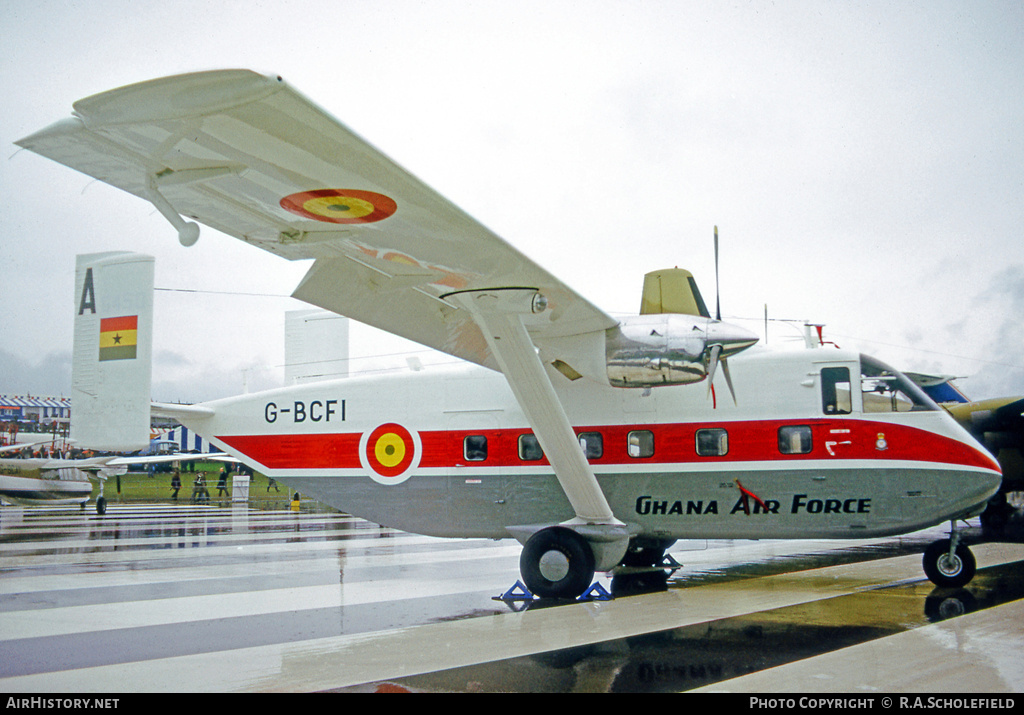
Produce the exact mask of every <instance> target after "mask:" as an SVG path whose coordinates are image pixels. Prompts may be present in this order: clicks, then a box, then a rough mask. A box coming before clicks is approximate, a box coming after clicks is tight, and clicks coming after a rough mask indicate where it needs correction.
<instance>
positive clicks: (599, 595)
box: [577, 581, 614, 601]
mask: <svg viewBox="0 0 1024 715" xmlns="http://www.w3.org/2000/svg"><path fill="white" fill-rule="evenodd" d="M613 598H614V596H612V595H611V594H610V593H608V591H607V590H606V589H605V587H604V586H602V585H601V582H600V581H594V583H592V584H591V585H590V588H588V589H587V590H586V591H584V592H583V595H582V596H580V597H579V598H578V599H577V600H579V601H611V600H612V599H613Z"/></svg>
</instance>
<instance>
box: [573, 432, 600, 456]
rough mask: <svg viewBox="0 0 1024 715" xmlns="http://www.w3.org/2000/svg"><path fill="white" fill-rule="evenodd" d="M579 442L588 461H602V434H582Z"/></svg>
mask: <svg viewBox="0 0 1024 715" xmlns="http://www.w3.org/2000/svg"><path fill="white" fill-rule="evenodd" d="M579 440H580V447H583V454H585V455H586V457H587V459H600V458H601V456H602V455H603V454H604V439H603V438H602V437H601V433H600V432H580V434H579Z"/></svg>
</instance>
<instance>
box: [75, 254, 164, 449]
mask: <svg viewBox="0 0 1024 715" xmlns="http://www.w3.org/2000/svg"><path fill="white" fill-rule="evenodd" d="M152 351H153V257H152V256H144V255H141V254H138V253H127V252H115V253H92V254H86V255H79V256H78V257H77V260H76V264H75V344H74V351H73V354H72V363H71V439H73V440H74V441H75V444H76V446H78V447H82V448H85V449H96V450H109V451H116V452H129V451H134V450H137V449H142V448H143V447H147V446H148V445H149V437H150V435H149V402H150V379H151V378H150V375H151V372H152Z"/></svg>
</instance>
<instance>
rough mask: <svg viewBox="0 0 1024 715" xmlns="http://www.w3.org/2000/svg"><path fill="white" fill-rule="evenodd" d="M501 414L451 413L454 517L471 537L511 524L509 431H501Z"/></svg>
mask: <svg viewBox="0 0 1024 715" xmlns="http://www.w3.org/2000/svg"><path fill="white" fill-rule="evenodd" d="M500 413H501V411H500V410H497V411H489V410H468V411H464V412H449V413H448V417H447V430H446V441H447V445H446V451H447V453H448V454H449V455H450V457H451V461H450V465H451V466H449V468H448V494H449V499H450V506H451V514H452V515H453V517H454V518H456V519H458V521H459V522H460V527H461V528H464V529H466V530H467V531H468V532H470V533H471V534H476V533H485V532H490V531H493V530H495V529H497V528H500V527H501V526H503V525H504V524H507V523H509V522H508V521H507V518H506V515H505V514H506V512H507V510H508V508H509V504H510V501H511V500H510V498H509V497H510V495H509V493H508V489H509V488H510V485H509V484H508V481H507V475H506V473H505V471H506V470H505V469H504V468H503V467H502V458H503V454H504V453H505V452H506V451H508V450H507V445H505V444H504V440H506V439H509V437H508V435H507V434H506V432H503V431H502V430H500V429H499V423H498V417H499V415H500Z"/></svg>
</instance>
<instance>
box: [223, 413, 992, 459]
mask: <svg viewBox="0 0 1024 715" xmlns="http://www.w3.org/2000/svg"><path fill="white" fill-rule="evenodd" d="M792 425H807V426H809V427H810V428H811V431H812V449H811V451H810V452H808V453H806V454H782V453H781V452H780V450H779V443H778V429H779V428H780V427H782V426H792ZM705 428H715V429H725V430H727V431H728V435H729V451H728V453H727V454H725V455H722V456H715V457H701V456H698V455H697V451H696V433H697V430H699V429H705ZM576 429H577V431H578V432H600V433H601V434H602V435H603V442H604V452H603V454H602V456H601V457H599V458H591V459H590V460H589V461H590V463H591V464H593V465H595V466H599V465H616V464H665V465H670V464H691V463H692V464H700V463H716V462H718V463H722V462H727V463H735V462H763V461H776V462H787V461H795V462H799V461H806V460H829V459H842V460H887V461H889V460H892V461H918V462H934V463H942V464H955V465H958V466H963V467H975V468H981V469H991V470H997V469H998V466H997V465H996V463H995V462H994V461H993V460H992V459H991V458H990V457H988V455H986V454H984V453H983V452H982V451H981V450H980V449H977V448H973V447H971V446H970V445H967V444H964V443H962V442H958V441H956V440H954V439H951V438H949V437H944V436H941V435H937V434H934V433H932V432H928V431H926V430H922V429H918V428H914V427H908V426H905V425H898V424H889V423H883V422H870V421H866V420H831V419H818V420H805V421H796V420H793V421H789V420H787V421H785V422H781V421H753V422H728V423H714V424H708V425H700V424H692V423H690V424H687V423H682V424H640V425H610V426H602V427H578V428H576ZM634 430H648V431H650V432H651V433H652V434H653V435H654V454H653V456H651V457H643V458H634V457H631V456H629V453H628V452H627V444H628V440H627V438H628V434H629V433H630V432H631V431H634ZM528 433H529V430H526V429H490V430H454V431H453V430H431V431H424V432H420V433H419V434H420V439H421V441H422V449H423V455H422V457H421V459H420V464H419V466H420V468H425V469H429V468H448V467H454V466H456V465H466V464H477V465H479V466H481V467H513V466H516V467H521V466H531V465H546V464H547V460H546V459H541V460H537V461H524V460H521V459H520V458H519V448H518V440H519V436H520V435H522V434H528ZM468 435H482V436H484V437H486V438H487V459H486V460H484V461H479V462H468V461H467V460H466V458H465V456H464V454H463V440H464V438H465V437H466V436H468ZM361 436H362V435H361V434H359V433H334V434H294V435H293V434H266V435H227V436H219V437H218V439H219V440H220V441H222V442H224V443H225V444H227V445H228V446H229V447H231V448H232V449H234V450H236V451H238V452H239V453H241V454H243V455H245V456H247V457H249V458H251V459H254V460H256V461H257V462H258V463H260V464H262V465H264V466H265V467H267V468H269V469H303V470H307V469H359V468H360V467H361V463H360V459H359V442H360V438H361Z"/></svg>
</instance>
